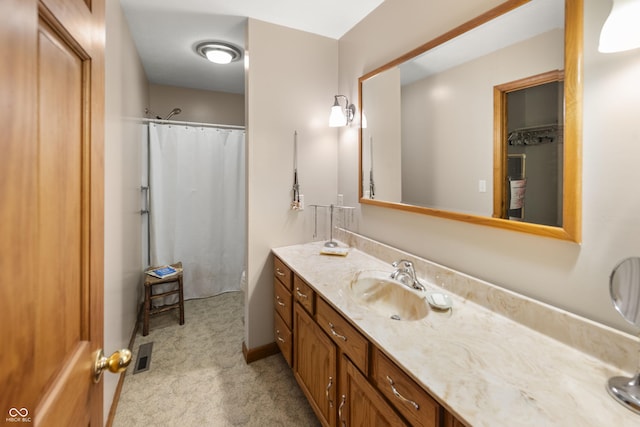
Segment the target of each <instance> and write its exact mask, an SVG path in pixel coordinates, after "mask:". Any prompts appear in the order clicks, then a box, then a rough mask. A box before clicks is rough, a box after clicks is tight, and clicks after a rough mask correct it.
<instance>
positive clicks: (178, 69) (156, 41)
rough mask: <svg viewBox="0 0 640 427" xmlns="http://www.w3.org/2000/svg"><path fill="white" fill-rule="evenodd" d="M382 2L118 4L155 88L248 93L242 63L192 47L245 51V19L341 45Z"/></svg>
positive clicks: (161, 0) (154, 0) (165, 0)
mask: <svg viewBox="0 0 640 427" xmlns="http://www.w3.org/2000/svg"><path fill="white" fill-rule="evenodd" d="M383 1H384V0H352V1H345V0H322V1H311V0H120V3H121V4H122V8H123V10H124V13H125V16H126V17H127V21H128V23H129V28H130V30H131V34H132V36H133V40H134V42H135V44H136V48H137V49H138V53H139V54H140V58H141V60H142V64H143V66H144V69H145V72H146V74H147V77H148V79H149V81H150V82H151V83H155V84H162V85H171V86H181V87H189V88H194V89H205V90H213V91H220V92H230V93H244V65H243V63H242V61H238V62H234V63H232V64H228V65H217V64H213V63H211V62H209V61H207V60H205V59H204V58H202V57H200V56H198V55H197V54H196V53H195V52H194V50H193V47H194V45H195V44H197V43H198V42H200V41H203V40H217V41H224V42H227V43H232V44H235V45H237V46H239V47H241V48H242V47H244V42H245V27H246V22H247V18H248V17H249V18H255V19H258V20H261V21H266V22H271V23H273V24H277V25H282V26H285V27H290V28H295V29H298V30H302V31H307V32H310V33H314V34H319V35H322V36H326V37H331V38H334V39H339V38H340V37H342V35H344V34H345V33H346V32H347V31H349V30H350V29H351V28H352V27H353V26H354V25H355V24H357V23H358V22H359V21H361V20H362V19H363V18H364V17H365V16H366V15H368V14H369V13H370V12H371V11H372V10H373V9H375V8H376V7H378V6H379V5H380V4H381V3H382V2H383Z"/></svg>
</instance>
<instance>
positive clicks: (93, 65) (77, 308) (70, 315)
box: [0, 0, 104, 426]
mask: <svg viewBox="0 0 640 427" xmlns="http://www.w3.org/2000/svg"><path fill="white" fill-rule="evenodd" d="M0 52H1V54H2V60H0V87H1V88H2V90H1V92H0V132H1V136H0V138H1V139H0V153H1V154H0V159H1V160H2V163H1V164H0V274H1V276H0V277H1V278H2V279H1V280H2V284H1V286H0V313H1V314H0V316H1V322H0V328H1V329H0V331H1V332H0V343H2V344H1V350H0V390H2V391H1V392H0V412H2V416H1V417H0V418H6V419H7V421H9V422H12V423H17V424H20V423H31V424H33V425H46V426H48V425H53V426H83V425H95V426H97V425H102V424H103V419H102V418H103V414H102V405H103V402H102V384H99V383H98V384H96V383H94V381H93V366H94V361H95V357H96V353H97V350H98V349H99V348H100V347H102V339H103V269H104V268H103V256H104V250H103V241H104V238H103V196H104V192H103V185H104V184H103V173H104V172H103V170H104V167H103V164H102V161H103V138H104V136H103V135H104V128H103V121H104V119H103V115H104V107H103V103H104V60H103V56H104V3H103V0H40V1H38V0H1V1H0ZM9 418H11V420H9Z"/></svg>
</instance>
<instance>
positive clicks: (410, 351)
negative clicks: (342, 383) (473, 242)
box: [273, 242, 640, 427]
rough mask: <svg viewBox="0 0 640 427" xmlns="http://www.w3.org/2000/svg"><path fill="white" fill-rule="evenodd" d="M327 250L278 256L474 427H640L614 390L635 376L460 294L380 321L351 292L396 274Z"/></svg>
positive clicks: (291, 250) (368, 259)
mask: <svg viewBox="0 0 640 427" xmlns="http://www.w3.org/2000/svg"><path fill="white" fill-rule="evenodd" d="M321 248H322V243H321V242H314V243H308V244H302V245H294V246H287V247H282V248H276V249H273V253H274V254H275V255H277V256H278V257H279V258H280V259H282V260H283V262H285V263H286V264H287V265H288V266H289V267H290V268H291V269H292V270H294V271H295V273H296V274H298V275H299V276H300V277H302V278H303V279H304V280H305V281H306V282H307V283H308V284H309V285H311V286H312V287H313V288H314V289H315V290H316V291H317V293H318V294H319V295H321V296H322V297H323V298H324V299H325V300H326V301H327V302H329V303H330V304H331V305H333V307H334V308H336V309H337V310H338V311H339V312H341V313H342V314H343V315H344V316H345V317H347V318H348V319H350V320H351V322H352V323H353V324H354V325H355V326H356V327H357V328H358V329H359V330H360V331H361V332H362V333H363V334H364V335H365V336H366V337H367V338H368V339H369V340H370V341H372V342H373V343H375V344H376V345H377V346H378V347H379V348H380V349H382V350H383V351H384V352H385V353H386V354H387V355H388V356H389V357H391V358H392V359H393V360H394V361H395V362H396V363H397V364H398V365H400V366H401V367H402V368H404V370H405V371H406V372H407V373H408V374H409V375H411V376H412V377H413V378H414V379H415V380H416V381H417V382H418V383H419V384H421V385H422V386H423V387H424V388H425V389H426V390H427V391H428V392H429V393H430V394H431V395H432V396H433V397H434V398H435V399H436V400H438V401H439V402H440V403H441V404H442V405H443V406H445V407H446V408H447V409H448V410H449V412H451V413H453V414H454V415H456V416H457V417H458V418H459V419H461V420H462V421H464V422H465V423H466V424H468V425H471V426H492V427H495V426H510V427H511V426H535V427H540V426H563V427H567V426H581V427H582V426H594V427H595V426H597V427H602V426H617V427H620V426H636V427H637V426H640V415H636V414H634V413H633V412H632V411H630V410H629V409H627V408H624V407H623V406H622V405H621V404H619V403H618V402H616V401H615V400H614V399H613V398H611V397H610V396H609V394H608V393H607V390H606V382H607V379H608V378H609V377H611V376H615V375H624V376H631V373H630V372H623V371H621V370H620V369H617V368H616V367H614V366H612V365H609V364H606V363H604V362H602V361H601V360H599V359H597V358H595V357H593V356H591V355H589V354H586V353H584V352H581V351H579V350H577V349H576V348H573V347H570V346H568V345H566V344H564V343H562V342H559V341H557V340H555V339H553V338H550V337H549V336H547V335H544V334H542V333H540V332H538V331H535V330H533V329H531V328H528V327H526V326H523V325H522V324H520V323H518V322H516V321H514V320H511V319H509V318H507V317H505V316H502V315H500V314H497V313H495V312H493V311H491V310H489V309H487V308H485V307H483V306H481V305H479V304H476V303H474V302H472V301H469V300H466V299H463V298H461V297H460V296H458V295H456V294H454V293H451V292H447V293H448V294H449V295H450V297H451V299H452V301H453V309H452V310H451V311H446V312H438V311H434V310H431V311H430V312H429V314H428V315H427V316H426V317H425V318H424V319H421V320H418V321H396V320H391V319H388V318H386V317H383V316H381V315H379V314H376V313H373V312H372V311H370V310H368V309H367V308H365V307H363V306H361V305H359V304H358V303H357V302H355V301H354V300H353V299H352V297H351V296H350V294H349V292H348V291H347V288H348V285H349V283H350V281H351V279H352V278H353V276H354V274H355V273H356V272H358V271H361V270H383V271H389V273H391V271H393V268H392V267H391V265H389V263H386V262H383V261H381V260H380V259H378V258H375V257H373V256H370V255H368V254H367V253H365V252H362V251H361V250H358V249H355V248H350V249H349V254H348V255H347V256H346V257H339V256H327V255H320V249H321ZM421 281H422V283H423V284H425V285H426V287H427V288H428V289H429V288H430V289H439V290H441V288H437V287H436V286H435V285H433V284H431V283H429V282H427V281H425V280H423V279H422V278H421ZM446 291H447V290H446V289H445V292H446Z"/></svg>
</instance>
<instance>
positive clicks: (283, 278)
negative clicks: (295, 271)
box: [273, 256, 292, 290]
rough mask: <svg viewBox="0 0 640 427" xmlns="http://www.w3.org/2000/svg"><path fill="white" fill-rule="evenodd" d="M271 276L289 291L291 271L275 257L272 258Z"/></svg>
mask: <svg viewBox="0 0 640 427" xmlns="http://www.w3.org/2000/svg"><path fill="white" fill-rule="evenodd" d="M273 275H274V277H276V278H277V279H278V280H280V282H282V284H283V285H284V287H285V288H287V289H288V290H291V276H292V274H291V269H290V268H289V267H287V266H286V265H285V264H284V263H283V262H282V261H280V258H278V257H277V256H274V257H273Z"/></svg>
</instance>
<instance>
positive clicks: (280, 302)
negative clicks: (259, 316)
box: [276, 295, 285, 307]
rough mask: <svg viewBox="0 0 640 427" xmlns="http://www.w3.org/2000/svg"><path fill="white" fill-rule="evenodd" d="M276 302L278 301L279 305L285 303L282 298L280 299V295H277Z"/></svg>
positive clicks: (282, 305)
mask: <svg viewBox="0 0 640 427" xmlns="http://www.w3.org/2000/svg"><path fill="white" fill-rule="evenodd" d="M276 302H277V303H278V305H279V306H281V307H284V306H285V303H283V302H282V300H281V299H280V295H276Z"/></svg>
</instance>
